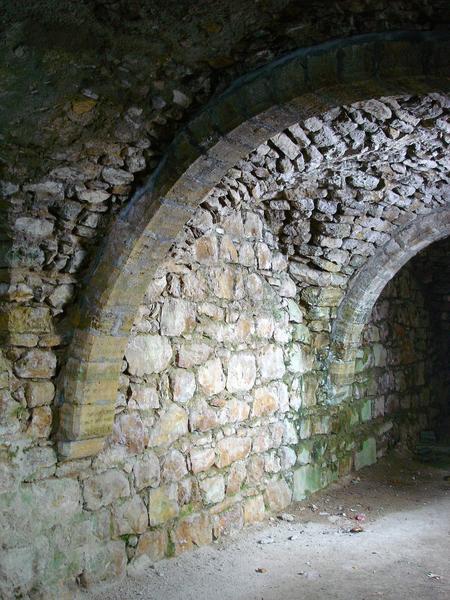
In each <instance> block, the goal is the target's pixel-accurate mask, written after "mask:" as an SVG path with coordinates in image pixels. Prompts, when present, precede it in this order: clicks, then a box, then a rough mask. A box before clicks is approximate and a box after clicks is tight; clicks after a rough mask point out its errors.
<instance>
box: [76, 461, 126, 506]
mask: <svg viewBox="0 0 450 600" xmlns="http://www.w3.org/2000/svg"><path fill="white" fill-rule="evenodd" d="M83 495H84V501H85V504H86V508H87V509H89V510H98V509H99V508H101V507H102V506H108V505H109V504H111V503H112V502H114V500H117V499H118V498H126V497H127V496H129V495H130V485H129V482H128V478H127V477H126V475H125V474H124V473H122V472H121V471H116V470H110V471H105V472H104V473H99V474H96V475H94V476H92V477H89V478H88V479H86V480H85V481H84V484H83Z"/></svg>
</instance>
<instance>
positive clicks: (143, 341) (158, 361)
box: [125, 335, 172, 376]
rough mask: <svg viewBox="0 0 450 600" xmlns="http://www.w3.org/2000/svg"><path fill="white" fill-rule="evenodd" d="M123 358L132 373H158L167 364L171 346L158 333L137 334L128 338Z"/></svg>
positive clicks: (170, 356)
mask: <svg viewBox="0 0 450 600" xmlns="http://www.w3.org/2000/svg"><path fill="white" fill-rule="evenodd" d="M125 358H126V360H127V361H128V369H129V371H130V373H131V374H132V375H139V376H142V375H146V374H151V373H160V372H161V371H163V370H164V369H166V368H167V367H168V366H169V363H170V360H171V358H172V347H171V345H170V343H169V341H168V339H167V338H165V337H161V336H159V335H139V336H136V337H132V338H130V340H129V342H128V346H127V349H126V351H125Z"/></svg>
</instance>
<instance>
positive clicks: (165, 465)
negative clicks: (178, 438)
mask: <svg viewBox="0 0 450 600" xmlns="http://www.w3.org/2000/svg"><path fill="white" fill-rule="evenodd" d="M186 473H187V469H186V459H185V458H184V456H183V454H181V452H180V451H179V450H175V449H172V450H169V452H168V453H167V454H166V455H164V457H163V458H162V460H161V477H162V480H163V481H164V482H166V483H167V482H169V483H170V482H171V481H179V480H180V479H182V478H183V477H184V476H185V475H186Z"/></svg>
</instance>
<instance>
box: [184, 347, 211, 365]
mask: <svg viewBox="0 0 450 600" xmlns="http://www.w3.org/2000/svg"><path fill="white" fill-rule="evenodd" d="M211 352H212V348H211V346H209V345H208V344H204V343H202V342H190V343H187V342H186V343H184V344H183V345H182V346H180V349H179V350H178V356H177V364H178V366H180V367H184V368H185V369H190V368H191V367H194V366H197V365H202V364H204V363H206V361H207V360H208V358H209V357H210V356H211Z"/></svg>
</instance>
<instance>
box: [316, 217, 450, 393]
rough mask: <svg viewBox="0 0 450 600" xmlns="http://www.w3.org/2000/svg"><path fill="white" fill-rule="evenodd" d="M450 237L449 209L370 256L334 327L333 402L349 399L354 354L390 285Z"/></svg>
mask: <svg viewBox="0 0 450 600" xmlns="http://www.w3.org/2000/svg"><path fill="white" fill-rule="evenodd" d="M448 236H450V208H448V207H444V208H441V209H438V210H434V211H432V212H430V213H428V214H426V215H424V216H420V217H417V218H415V219H413V220H411V221H410V222H409V223H407V224H406V225H404V226H403V227H401V228H400V229H399V230H398V231H397V232H396V233H395V234H394V235H393V236H392V238H391V239H390V240H389V241H388V242H387V243H386V244H385V245H384V246H382V247H381V248H379V250H378V251H377V252H376V253H375V254H374V255H373V256H371V258H370V259H369V260H368V261H367V263H366V264H365V265H364V267H363V268H362V269H361V270H360V271H358V272H357V274H356V275H355V276H354V277H353V279H352V280H351V281H350V283H349V287H348V291H347V293H346V295H345V296H344V298H343V300H342V302H341V303H340V305H339V308H338V312H337V316H336V319H335V321H334V323H333V327H332V333H331V345H330V362H329V365H328V376H329V382H330V388H329V390H328V393H329V394H331V395H332V396H333V398H334V399H335V400H334V401H339V399H340V398H342V397H345V396H346V392H347V389H348V386H349V385H351V383H352V382H353V379H354V373H355V352H356V350H357V349H358V347H359V343H360V339H361V334H362V331H363V328H364V326H365V325H366V324H367V322H368V320H369V318H370V315H371V312H372V309H373V307H374V305H375V303H376V301H377V299H378V297H379V296H380V294H381V292H382V291H383V289H384V288H385V286H386V285H387V284H388V282H389V281H390V280H391V279H392V278H393V277H394V276H395V275H396V273H398V271H399V270H400V269H401V268H402V267H403V266H404V265H405V264H406V263H407V262H408V261H409V260H410V259H411V258H413V257H414V256H415V255H416V254H418V253H419V252H421V250H424V249H425V248H426V247H427V246H429V245H430V244H432V243H433V242H437V241H439V240H441V239H444V238H446V237H448Z"/></svg>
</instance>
